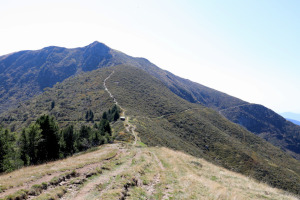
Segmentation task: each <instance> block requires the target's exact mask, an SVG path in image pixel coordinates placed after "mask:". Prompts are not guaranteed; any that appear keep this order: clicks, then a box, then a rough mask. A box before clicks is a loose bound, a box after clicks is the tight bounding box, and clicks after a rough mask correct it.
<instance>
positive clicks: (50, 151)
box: [36, 115, 59, 162]
mask: <svg viewBox="0 0 300 200" xmlns="http://www.w3.org/2000/svg"><path fill="white" fill-rule="evenodd" d="M36 123H37V124H38V125H40V128H41V129H42V132H41V134H42V139H43V140H42V143H41V147H40V148H41V151H39V153H40V155H39V157H40V160H41V161H42V162H44V161H49V160H55V159H57V158H59V137H58V126H57V124H56V122H55V120H54V118H53V117H50V116H49V115H43V116H41V117H40V118H39V119H38V120H37V121H36Z"/></svg>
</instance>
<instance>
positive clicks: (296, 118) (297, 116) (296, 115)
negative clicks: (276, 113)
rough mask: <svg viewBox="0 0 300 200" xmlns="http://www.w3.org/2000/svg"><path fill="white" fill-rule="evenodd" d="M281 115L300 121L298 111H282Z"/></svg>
mask: <svg viewBox="0 0 300 200" xmlns="http://www.w3.org/2000/svg"><path fill="white" fill-rule="evenodd" d="M280 115H281V116H282V117H284V118H288V119H294V120H297V121H300V114H298V113H292V112H284V113H280Z"/></svg>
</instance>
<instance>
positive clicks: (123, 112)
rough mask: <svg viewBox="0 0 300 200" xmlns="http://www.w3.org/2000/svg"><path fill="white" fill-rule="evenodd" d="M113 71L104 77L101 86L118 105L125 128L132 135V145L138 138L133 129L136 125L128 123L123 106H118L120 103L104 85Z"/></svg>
mask: <svg viewBox="0 0 300 200" xmlns="http://www.w3.org/2000/svg"><path fill="white" fill-rule="evenodd" d="M114 73H115V71H112V73H111V74H110V75H109V76H108V77H106V78H105V79H104V82H103V86H104V89H105V90H106V91H107V92H108V94H109V96H110V97H111V98H112V99H113V101H114V103H115V104H116V105H117V106H119V107H120V109H121V112H122V113H121V115H122V116H124V117H125V119H126V120H125V129H126V130H127V131H128V132H129V133H131V134H132V135H133V137H134V142H133V145H136V142H137V140H138V137H137V132H136V131H135V129H136V126H134V125H132V124H131V123H129V117H126V115H125V113H126V110H125V109H124V108H122V107H121V106H120V104H119V103H118V102H117V100H116V98H115V97H114V96H113V94H112V93H111V92H110V91H109V89H108V88H107V86H106V81H107V80H108V79H109V78H110V77H111V76H112V75H113V74H114Z"/></svg>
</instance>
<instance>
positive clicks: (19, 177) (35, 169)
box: [0, 145, 117, 188]
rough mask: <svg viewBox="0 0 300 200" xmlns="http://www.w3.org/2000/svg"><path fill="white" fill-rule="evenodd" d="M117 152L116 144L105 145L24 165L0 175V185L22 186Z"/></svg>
mask: <svg viewBox="0 0 300 200" xmlns="http://www.w3.org/2000/svg"><path fill="white" fill-rule="evenodd" d="M116 152H117V148H116V147H115V146H112V145H104V146H101V147H99V148H98V149H97V150H96V151H93V152H89V153H85V154H78V155H75V156H72V157H69V158H66V159H63V160H59V161H54V162H49V163H46V164H42V165H36V166H30V167H24V168H22V169H20V170H16V171H14V172H11V173H8V174H4V175H2V176H0V185H2V186H4V187H6V188H12V187H17V186H21V185H23V184H24V183H27V182H30V181H34V180H37V179H40V178H41V177H43V176H45V175H47V174H52V173H57V172H64V171H67V170H73V169H76V168H79V167H82V166H84V165H87V164H91V163H96V162H100V161H102V160H104V159H106V158H108V157H111V156H113V155H115V154H116Z"/></svg>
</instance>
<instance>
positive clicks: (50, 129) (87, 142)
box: [0, 105, 120, 173]
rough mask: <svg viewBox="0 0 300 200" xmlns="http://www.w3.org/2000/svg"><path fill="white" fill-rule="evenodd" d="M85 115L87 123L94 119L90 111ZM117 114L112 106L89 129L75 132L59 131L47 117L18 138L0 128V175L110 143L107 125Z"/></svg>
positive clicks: (81, 128)
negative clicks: (87, 119) (87, 118)
mask: <svg viewBox="0 0 300 200" xmlns="http://www.w3.org/2000/svg"><path fill="white" fill-rule="evenodd" d="M87 113H89V114H88V117H89V119H91V118H90V116H93V115H94V114H93V113H92V111H91V110H89V111H87ZM119 113H120V109H119V107H117V106H116V105H114V106H113V107H112V109H109V110H108V112H104V113H103V114H102V118H101V120H100V122H99V123H94V125H93V126H92V127H91V126H87V125H81V126H80V128H79V129H76V128H75V126H74V125H69V126H67V127H65V128H63V129H60V128H59V126H58V124H57V121H56V120H55V118H54V117H53V116H49V115H42V116H40V117H39V118H38V119H37V120H36V121H35V122H34V123H32V124H30V125H29V126H28V127H26V128H24V129H23V130H22V131H21V133H20V134H19V136H18V135H16V134H15V133H12V132H10V131H9V130H8V129H3V128H0V173H1V172H8V171H12V170H14V169H17V168H20V167H22V166H28V165H34V164H40V163H44V162H47V161H52V160H57V159H59V158H65V157H68V156H71V155H73V154H74V153H77V152H80V151H85V150H87V149H89V148H91V147H95V146H98V145H102V144H106V143H110V142H113V136H112V130H111V126H110V122H113V121H117V120H118V119H119V117H120V114H119ZM89 121H90V120H89ZM92 121H93V119H92ZM17 136H18V137H17Z"/></svg>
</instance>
